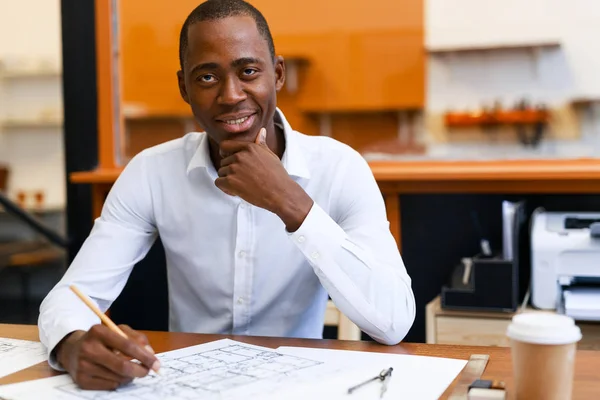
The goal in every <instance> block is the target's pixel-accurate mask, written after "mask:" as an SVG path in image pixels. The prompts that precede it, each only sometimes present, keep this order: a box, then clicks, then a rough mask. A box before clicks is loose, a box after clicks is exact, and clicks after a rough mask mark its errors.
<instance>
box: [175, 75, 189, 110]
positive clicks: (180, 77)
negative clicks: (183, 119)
mask: <svg viewBox="0 0 600 400" xmlns="http://www.w3.org/2000/svg"><path fill="white" fill-rule="evenodd" d="M177 83H178V85H179V94H181V98H182V99H183V101H185V102H186V103H188V104H190V98H189V96H188V93H187V88H186V87H185V76H184V75H183V71H181V70H180V71H177Z"/></svg>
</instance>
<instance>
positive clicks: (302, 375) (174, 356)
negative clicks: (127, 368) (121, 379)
mask: <svg viewBox="0 0 600 400" xmlns="http://www.w3.org/2000/svg"><path fill="white" fill-rule="evenodd" d="M157 357H158V358H159V359H160V362H161V368H160V375H157V374H151V375H148V376H146V377H145V378H141V379H136V380H135V381H134V382H132V383H131V384H129V385H126V386H123V387H121V388H119V389H117V390H115V391H86V390H81V389H79V388H78V387H77V386H76V385H75V384H74V383H73V381H72V380H71V379H70V378H69V377H68V376H66V375H62V376H58V377H54V378H47V379H41V380H38V381H34V382H28V383H21V384H15V385H8V386H5V387H0V398H3V399H11V400H12V399H14V400H20V399H23V400H26V399H39V398H40V397H39V396H40V393H44V398H45V399H56V400H77V399H81V400H154V399H156V400H158V399H161V400H162V399H165V400H168V399H182V400H188V399H190V400H191V399H225V400H226V399H238V398H239V399H242V398H244V399H249V398H264V397H265V396H268V395H270V394H273V393H276V392H277V391H279V390H286V389H289V388H290V387H291V385H298V384H301V383H302V382H303V380H311V379H315V378H316V377H317V376H320V375H321V374H323V373H326V372H327V369H328V368H327V367H326V366H325V363H323V362H321V361H316V360H311V359H307V358H303V357H298V356H294V355H285V354H281V353H278V352H277V351H275V350H273V349H269V348H264V347H258V346H253V345H248V344H245V343H241V342H235V341H232V340H229V339H224V340H219V341H215V342H211V343H206V344H202V345H198V346H192V347H188V348H185V349H181V350H175V351H171V352H167V353H162V354H159V355H158V356H157Z"/></svg>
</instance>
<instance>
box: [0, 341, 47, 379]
mask: <svg viewBox="0 0 600 400" xmlns="http://www.w3.org/2000/svg"><path fill="white" fill-rule="evenodd" d="M45 360H46V351H45V349H44V347H43V346H42V344H41V343H40V342H31V341H29V340H18V339H8V338H0V377H3V376H6V375H10V374H12V373H14V372H17V371H20V370H22V369H25V368H28V367H31V366H32V365H35V364H38V363H41V362H42V361H45Z"/></svg>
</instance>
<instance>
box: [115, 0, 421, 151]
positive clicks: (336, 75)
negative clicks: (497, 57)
mask: <svg viewBox="0 0 600 400" xmlns="http://www.w3.org/2000/svg"><path fill="white" fill-rule="evenodd" d="M251 2H252V4H254V5H255V6H256V7H257V8H258V9H259V10H261V12H263V14H264V15H265V17H266V18H267V21H268V22H269V25H270V27H271V30H272V33H273V36H274V39H275V47H276V50H277V53H278V54H281V55H283V56H284V57H286V56H301V57H306V58H308V59H309V62H310V64H309V65H308V66H307V67H306V68H305V69H303V70H302V74H301V77H300V85H299V91H298V93H296V94H293V95H292V94H289V93H286V92H285V89H284V91H283V92H282V93H281V95H280V98H279V106H280V108H282V110H283V111H284V112H285V113H286V115H287V116H288V119H290V122H291V123H292V124H293V126H294V127H295V128H296V129H298V130H301V131H304V132H306V133H309V134H316V133H318V122H317V121H318V118H317V117H315V116H314V115H315V113H318V112H323V111H335V112H337V113H340V112H341V113H342V114H343V113H350V112H352V111H361V114H360V115H359V116H358V117H357V116H354V117H352V118H353V120H356V119H357V118H358V119H361V118H363V119H364V121H363V122H362V123H359V124H358V125H360V126H361V127H363V128H364V126H365V124H367V125H368V121H369V120H370V119H372V118H377V117H379V116H381V115H382V114H380V113H381V112H385V111H389V110H397V109H402V108H421V107H422V106H423V104H424V93H425V84H424V77H425V60H424V56H425V54H424V51H423V43H424V37H423V32H424V28H423V1H422V0H369V1H363V0H302V1H282V0H253V1H251ZM119 3H120V21H121V40H122V43H121V44H122V60H123V63H122V74H123V79H122V85H123V100H124V102H125V103H126V104H136V105H140V106H142V107H143V108H145V109H146V111H147V112H148V113H150V114H152V115H182V114H183V115H187V114H189V110H188V107H187V105H186V104H185V103H184V102H183V101H182V100H181V99H180V97H179V93H178V89H177V81H176V75H175V73H176V71H177V69H178V66H179V61H178V41H179V30H180V27H181V24H182V23H183V21H184V19H185V17H186V16H187V14H188V13H189V12H190V11H191V10H192V9H193V8H194V7H195V6H196V5H198V4H199V2H198V0H177V1H165V0H150V1H149V0H126V1H121V2H119ZM364 111H370V112H372V114H369V113H367V114H364ZM336 115H337V114H336ZM338 120H339V117H336V119H335V121H338ZM342 120H343V117H342ZM383 120H384V122H382V123H378V124H377V130H376V131H373V132H374V133H370V136H371V137H372V139H373V140H379V139H382V138H391V137H394V136H395V134H396V126H395V121H393V123H389V124H388V123H386V122H385V121H387V120H388V119H387V118H383ZM335 121H334V124H335V123H336V122H335ZM342 125H343V126H345V128H344V129H350V130H352V129H353V128H352V126H348V125H349V124H342ZM382 126H383V130H382ZM333 130H334V133H335V131H336V129H335V125H334V129H333ZM363 131H364V129H361V130H360V132H363ZM360 132H359V131H358V128H357V129H356V132H349V133H347V132H345V135H344V136H345V137H353V136H356V135H357V134H360ZM363 134H364V133H363ZM362 141H364V140H362ZM351 144H353V143H351Z"/></svg>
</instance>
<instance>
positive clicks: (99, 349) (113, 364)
mask: <svg viewBox="0 0 600 400" xmlns="http://www.w3.org/2000/svg"><path fill="white" fill-rule="evenodd" d="M119 337H120V336H119ZM132 344H133V345H135V346H138V345H137V344H135V343H134V342H132ZM111 348H113V346H109V345H107V344H105V343H102V342H96V343H94V344H92V345H90V349H89V350H87V351H86V353H85V355H84V356H83V357H84V359H85V360H86V361H87V362H91V363H94V364H99V365H101V366H103V367H105V368H107V369H108V370H110V371H112V372H113V373H115V374H117V375H118V376H119V377H120V378H119V380H121V378H130V379H133V378H143V377H144V376H146V375H148V372H149V368H146V367H145V366H144V365H140V364H138V363H136V362H133V361H130V358H131V356H127V355H121V354H115V353H114V352H113V351H111ZM81 362H83V360H81V361H80V363H81Z"/></svg>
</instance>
